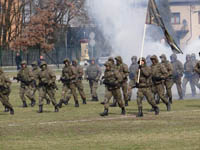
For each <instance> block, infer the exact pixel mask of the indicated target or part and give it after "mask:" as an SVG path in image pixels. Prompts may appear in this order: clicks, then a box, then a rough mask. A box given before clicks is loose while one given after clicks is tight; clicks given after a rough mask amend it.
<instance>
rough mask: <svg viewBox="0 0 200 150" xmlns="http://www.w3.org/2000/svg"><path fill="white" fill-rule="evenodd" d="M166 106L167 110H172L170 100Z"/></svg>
mask: <svg viewBox="0 0 200 150" xmlns="http://www.w3.org/2000/svg"><path fill="white" fill-rule="evenodd" d="M166 106H167V111H170V110H171V104H170V103H169V102H168V103H167V104H166Z"/></svg>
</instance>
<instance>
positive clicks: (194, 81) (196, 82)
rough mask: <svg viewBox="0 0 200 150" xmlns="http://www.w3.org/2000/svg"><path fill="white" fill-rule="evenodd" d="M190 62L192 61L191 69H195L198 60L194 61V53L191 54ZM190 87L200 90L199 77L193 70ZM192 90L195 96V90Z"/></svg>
mask: <svg viewBox="0 0 200 150" xmlns="http://www.w3.org/2000/svg"><path fill="white" fill-rule="evenodd" d="M191 61H192V65H193V68H194V69H195V66H196V64H197V62H198V60H197V59H196V55H195V54H194V53H192V54H191ZM192 85H194V86H195V87H197V88H198V89H200V85H199V75H198V73H197V72H195V70H193V76H192ZM194 89H195V91H194V92H193V93H195V94H196V88H194Z"/></svg>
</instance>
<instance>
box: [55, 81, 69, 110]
mask: <svg viewBox="0 0 200 150" xmlns="http://www.w3.org/2000/svg"><path fill="white" fill-rule="evenodd" d="M68 86H69V85H66V84H63V87H62V93H61V99H60V102H59V103H58V106H59V107H60V108H61V107H62V104H63V103H64V104H65V105H67V104H68V101H69V99H68V96H70V97H71V94H70V93H71V91H70V90H69V87H68ZM69 92H70V93H69Z"/></svg>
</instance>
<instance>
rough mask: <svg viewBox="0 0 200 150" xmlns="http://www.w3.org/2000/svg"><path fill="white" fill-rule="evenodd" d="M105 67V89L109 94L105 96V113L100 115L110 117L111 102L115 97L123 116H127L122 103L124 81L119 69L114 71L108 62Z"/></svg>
mask: <svg viewBox="0 0 200 150" xmlns="http://www.w3.org/2000/svg"><path fill="white" fill-rule="evenodd" d="M104 66H105V67H106V70H105V72H104V78H103V79H104V81H103V83H104V84H105V88H106V89H107V93H106V95H105V100H104V103H105V104H104V112H103V113H100V115H101V116H108V108H109V101H110V99H111V98H112V96H113V97H114V99H116V101H117V102H118V105H119V107H120V108H121V109H122V111H121V114H122V115H125V114H126V110H125V107H124V104H123V101H122V95H121V91H120V86H121V83H120V82H121V81H122V80H123V77H122V76H121V74H120V73H119V72H118V70H117V69H112V64H111V63H110V62H109V61H107V62H106V63H105V64H104Z"/></svg>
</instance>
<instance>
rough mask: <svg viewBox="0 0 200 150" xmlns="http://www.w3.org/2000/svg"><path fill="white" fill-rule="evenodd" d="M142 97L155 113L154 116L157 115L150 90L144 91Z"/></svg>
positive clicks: (156, 107)
mask: <svg viewBox="0 0 200 150" xmlns="http://www.w3.org/2000/svg"><path fill="white" fill-rule="evenodd" d="M143 93H144V96H145V97H146V99H147V101H148V103H149V104H150V105H151V106H152V108H153V110H154V111H155V115H158V114H159V108H158V106H157V105H156V102H155V99H154V97H153V93H152V91H151V89H150V88H145V89H144V92H143Z"/></svg>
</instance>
